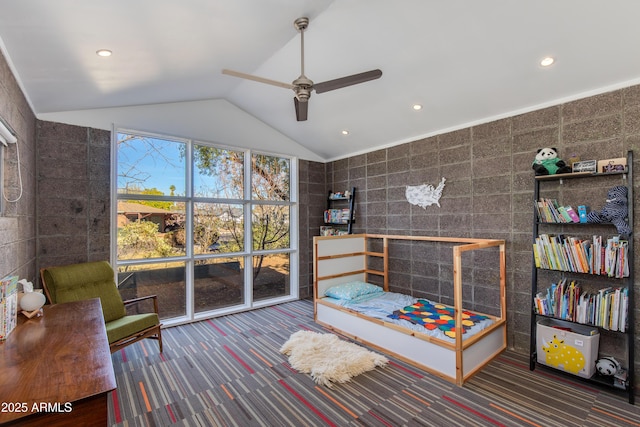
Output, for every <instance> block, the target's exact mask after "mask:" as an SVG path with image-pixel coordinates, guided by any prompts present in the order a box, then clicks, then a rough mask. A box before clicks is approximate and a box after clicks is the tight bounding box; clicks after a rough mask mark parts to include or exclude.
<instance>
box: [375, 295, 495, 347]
mask: <svg viewBox="0 0 640 427" xmlns="http://www.w3.org/2000/svg"><path fill="white" fill-rule="evenodd" d="M388 317H390V318H391V319H404V320H407V321H409V322H411V323H413V324H416V325H422V326H424V327H425V328H426V329H428V330H434V329H440V330H441V331H443V332H444V334H445V335H447V336H448V337H450V338H455V337H456V328H455V323H456V319H455V314H454V310H453V307H449V306H446V305H443V304H437V303H432V302H431V301H427V300H423V299H419V300H418V301H417V302H416V303H415V304H413V305H408V306H406V307H405V308H403V309H400V310H396V311H394V312H393V313H392V314H390V315H389V316H388ZM486 319H488V317H487V316H484V315H482V314H476V313H473V312H471V311H463V312H462V333H463V334H465V333H466V331H467V329H469V328H471V327H472V326H473V325H475V324H476V323H478V322H481V321H482V320H486Z"/></svg>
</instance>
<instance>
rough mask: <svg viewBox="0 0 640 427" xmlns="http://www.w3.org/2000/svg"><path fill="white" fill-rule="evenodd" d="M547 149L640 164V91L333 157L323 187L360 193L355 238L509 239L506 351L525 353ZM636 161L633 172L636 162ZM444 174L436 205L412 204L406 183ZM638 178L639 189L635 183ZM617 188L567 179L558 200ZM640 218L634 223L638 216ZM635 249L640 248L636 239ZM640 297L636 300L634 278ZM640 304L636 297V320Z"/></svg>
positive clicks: (602, 193)
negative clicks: (541, 151)
mask: <svg viewBox="0 0 640 427" xmlns="http://www.w3.org/2000/svg"><path fill="white" fill-rule="evenodd" d="M548 146H552V147H556V148H558V150H559V153H560V157H561V158H563V159H568V158H569V156H571V155H573V154H575V155H578V156H579V157H580V158H581V159H583V160H588V159H606V158H614V157H624V156H626V152H627V150H634V151H635V153H636V158H637V159H638V160H640V151H639V149H640V86H634V87H630V88H626V89H622V90H616V91H613V92H609V93H605V94H602V95H597V96H593V97H589V98H585V99H581V100H578V101H574V102H569V103H566V104H562V105H557V106H553V107H549V108H545V109H541V110H538V111H534V112H530V113H526V114H522V115H518V116H514V117H509V118H506V119H502V120H497V121H494V122H491V123H486V124H482V125H478V126H473V127H470V128H465V129H460V130H456V131H453V132H449V133H446V134H442V135H437V136H433V137H429V138H425V139H421V140H417V141H413V142H409V143H406V144H402V145H398V146H395V147H391V148H387V149H383V150H377V151H373V152H370V153H367V154H362V155H358V156H353V157H349V158H347V159H341V160H337V161H334V162H331V163H329V164H327V190H329V189H337V190H340V189H346V188H348V187H351V186H355V187H357V191H358V202H357V210H356V224H355V232H367V233H383V234H412V235H435V236H462V237H481V238H500V239H505V240H506V241H507V268H508V276H507V283H508V294H507V297H508V325H509V326H508V329H509V345H510V346H511V347H513V348H515V349H516V350H518V351H523V352H528V350H529V319H530V315H529V310H530V301H529V300H530V287H531V241H532V236H531V231H532V218H533V213H532V200H533V176H534V174H533V171H532V169H531V164H532V161H533V160H534V157H535V154H536V150H537V149H538V148H542V147H548ZM634 163H635V167H636V168H637V167H638V164H640V161H636V162H634ZM636 170H637V169H636ZM638 175H639V174H637V173H636V177H637V176H638ZM442 177H445V178H446V183H445V188H444V191H443V193H442V198H441V199H440V207H438V206H436V205H432V206H429V207H427V208H426V209H423V208H420V207H418V206H414V205H411V204H410V203H408V202H407V200H406V198H405V189H406V186H407V185H420V184H425V183H426V184H431V185H433V186H434V187H435V186H437V184H438V183H439V182H440V179H441V178H442ZM634 181H635V182H634V188H637V183H638V178H635V179H634ZM611 185H615V184H611V183H601V184H595V187H594V186H593V184H592V183H588V184H587V186H585V183H584V182H582V185H579V183H577V182H567V183H566V184H565V185H564V186H563V187H562V189H555V190H553V189H552V191H555V193H552V194H560V195H562V193H563V192H564V194H566V195H565V196H564V197H565V199H566V203H567V204H568V203H577V201H582V202H584V200H595V201H596V202H595V203H593V204H594V205H597V204H598V203H597V200H601V201H602V203H603V202H604V199H605V195H606V189H607V188H608V187H609V186H611ZM636 191H638V190H636ZM549 197H552V196H549ZM560 199H561V200H562V198H560ZM634 202H635V201H634ZM593 207H595V208H597V206H593ZM637 209H638V206H637V203H635V210H636V212H637ZM635 218H636V219H635V227H638V226H639V225H640V224H639V223H640V219H639V218H640V214H638V215H636V216H635ZM600 233H601V234H602V233H603V232H602V231H601V232H600ZM635 244H636V247H640V246H638V240H637V239H636V240H635ZM637 259H638V257H636V260H634V263H635V267H636V269H637V268H638V267H639V263H638V261H637ZM638 277H640V276H638ZM635 291H636V295H638V294H640V289H639V288H638V286H637V282H636V285H635ZM472 297H475V298H482V296H481V295H479V294H478V295H475V296H472ZM475 302H476V303H478V301H475ZM639 308H640V298H636V303H635V313H636V315H635V318H636V323H638V320H639V318H640V313H639ZM636 330H637V331H639V330H640V327H638V326H637V325H636ZM636 354H640V345H639V346H637V348H636ZM636 366H640V364H636ZM636 372H638V369H636Z"/></svg>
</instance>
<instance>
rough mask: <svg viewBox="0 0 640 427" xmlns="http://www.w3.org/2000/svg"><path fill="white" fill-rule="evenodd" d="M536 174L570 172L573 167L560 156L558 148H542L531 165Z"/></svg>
mask: <svg viewBox="0 0 640 427" xmlns="http://www.w3.org/2000/svg"><path fill="white" fill-rule="evenodd" d="M531 168H532V169H533V170H534V172H535V173H536V175H554V174H559V173H570V172H571V167H570V166H567V164H566V163H565V162H564V160H562V159H559V158H558V150H557V149H556V148H553V147H546V148H541V149H539V150H538V152H537V154H536V158H535V160H534V161H533V164H532V165H531Z"/></svg>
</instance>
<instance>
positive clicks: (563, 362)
mask: <svg viewBox="0 0 640 427" xmlns="http://www.w3.org/2000/svg"><path fill="white" fill-rule="evenodd" d="M567 329H568V330H567ZM599 344H600V333H599V332H598V329H597V328H594V327H592V326H588V325H580V324H576V323H571V322H565V321H562V320H556V319H542V320H540V321H538V323H537V325H536V348H537V352H536V353H537V359H538V363H541V364H543V365H547V366H552V367H554V368H557V369H560V370H562V371H565V372H569V373H571V374H574V375H577V376H579V377H583V378H591V377H592V376H593V374H594V373H595V372H596V359H597V358H598V345H599Z"/></svg>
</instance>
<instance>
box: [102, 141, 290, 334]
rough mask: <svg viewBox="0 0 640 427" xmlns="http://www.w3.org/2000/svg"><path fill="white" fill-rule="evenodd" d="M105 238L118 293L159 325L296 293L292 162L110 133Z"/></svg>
mask: <svg viewBox="0 0 640 427" xmlns="http://www.w3.org/2000/svg"><path fill="white" fill-rule="evenodd" d="M115 135H116V141H115V144H114V156H113V158H114V159H115V161H114V167H113V180H112V182H114V186H113V193H114V195H113V198H112V199H113V200H116V203H115V205H116V206H114V207H113V209H112V215H113V216H114V220H113V221H112V224H113V227H114V229H113V233H112V236H113V239H114V244H112V248H113V251H112V252H113V253H112V259H113V261H112V262H113V264H114V265H115V266H116V267H117V274H118V286H119V290H120V293H121V294H122V296H123V298H125V299H129V298H135V297H139V296H143V295H151V294H154V295H157V296H158V302H159V306H160V313H161V318H162V319H163V322H164V323H165V324H171V323H181V322H185V321H191V320H197V319H199V318H206V317H210V316H213V315H218V314H226V313H229V312H235V311H242V310H247V309H251V308H254V307H258V306H264V305H269V304H275V303H278V302H281V301H285V300H291V299H294V298H297V296H298V295H297V292H298V291H297V290H298V284H297V277H298V274H297V264H298V263H297V259H298V258H297V257H298V252H297V247H296V244H295V242H297V226H296V223H297V217H296V215H297V206H296V190H297V182H296V176H297V173H296V167H297V161H296V159H294V158H290V157H286V156H281V155H273V154H268V153H258V152H253V151H251V150H241V149H237V148H228V147H221V146H216V145H214V144H210V143H205V142H201V141H192V140H187V139H178V138H167V137H162V136H157V135H150V134H143V133H140V132H133V131H127V130H119V131H118V132H115Z"/></svg>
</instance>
